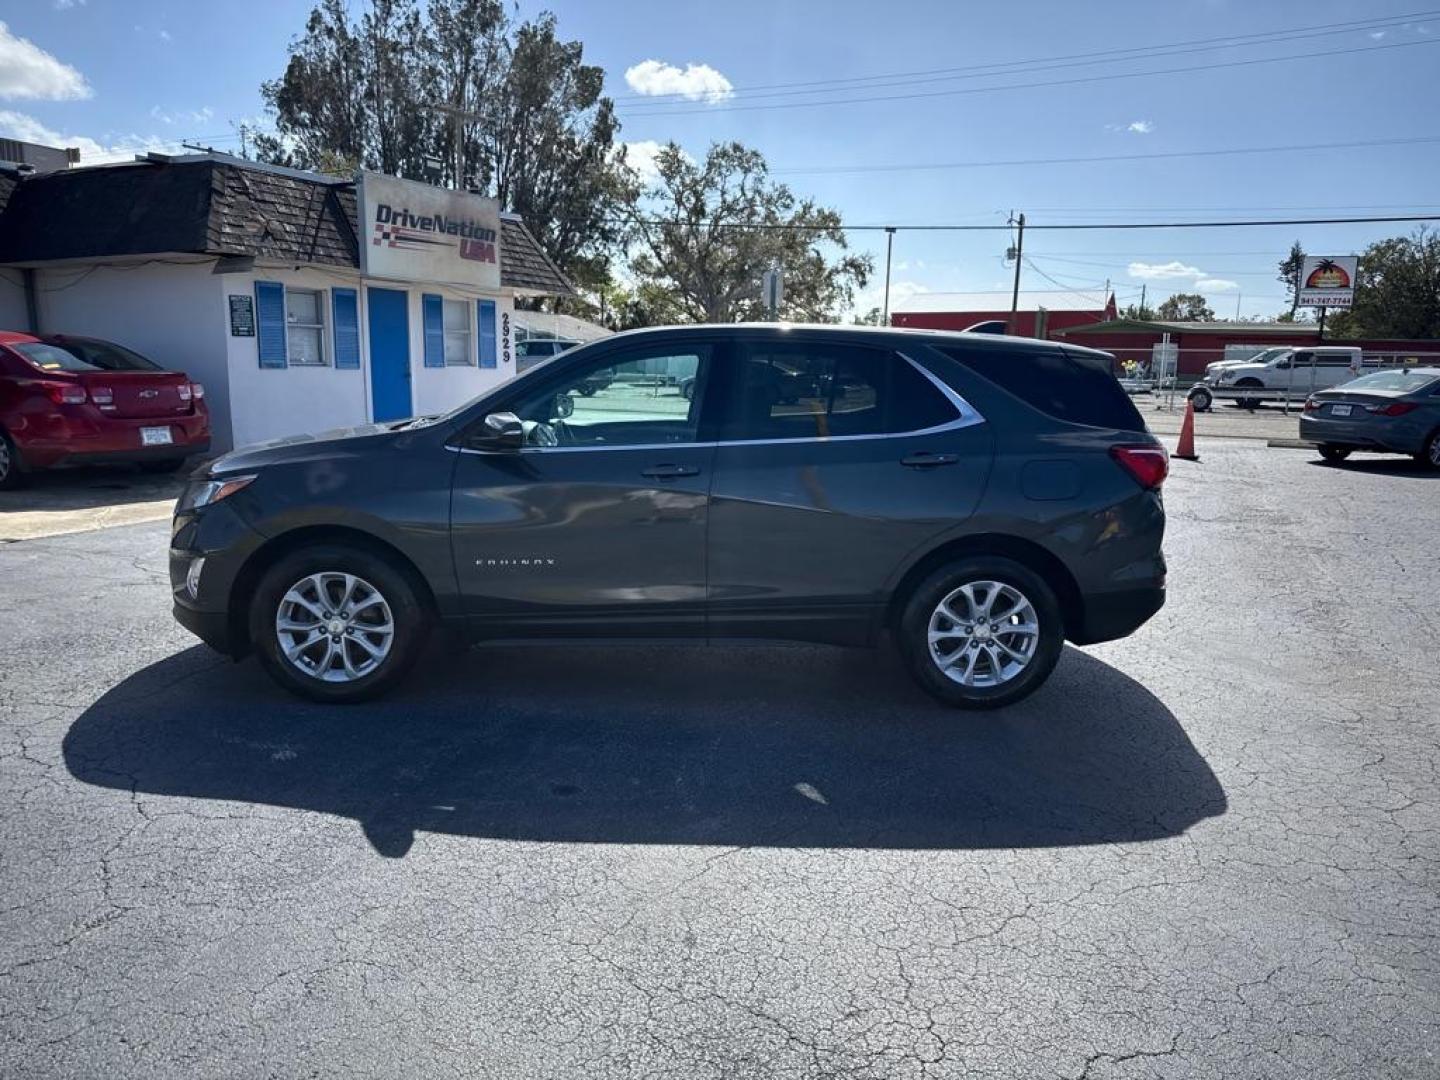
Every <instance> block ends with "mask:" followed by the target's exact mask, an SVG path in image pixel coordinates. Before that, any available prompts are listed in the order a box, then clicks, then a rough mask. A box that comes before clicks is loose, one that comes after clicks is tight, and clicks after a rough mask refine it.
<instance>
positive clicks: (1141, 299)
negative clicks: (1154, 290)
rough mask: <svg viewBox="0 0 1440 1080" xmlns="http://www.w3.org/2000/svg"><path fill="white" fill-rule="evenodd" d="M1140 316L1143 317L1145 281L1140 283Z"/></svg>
mask: <svg viewBox="0 0 1440 1080" xmlns="http://www.w3.org/2000/svg"><path fill="white" fill-rule="evenodd" d="M1140 318H1142V319H1143V318H1145V282H1143V281H1142V282H1141V283H1140Z"/></svg>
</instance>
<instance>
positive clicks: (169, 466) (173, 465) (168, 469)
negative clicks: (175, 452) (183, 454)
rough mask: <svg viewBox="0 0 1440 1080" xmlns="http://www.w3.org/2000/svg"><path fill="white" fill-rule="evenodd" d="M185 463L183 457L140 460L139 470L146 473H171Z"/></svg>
mask: <svg viewBox="0 0 1440 1080" xmlns="http://www.w3.org/2000/svg"><path fill="white" fill-rule="evenodd" d="M184 464H185V459H184V458H164V459H163V460H161V461H142V462H140V471H141V472H147V473H162V474H163V473H173V472H179V471H180V469H181V467H182V466H183V465H184Z"/></svg>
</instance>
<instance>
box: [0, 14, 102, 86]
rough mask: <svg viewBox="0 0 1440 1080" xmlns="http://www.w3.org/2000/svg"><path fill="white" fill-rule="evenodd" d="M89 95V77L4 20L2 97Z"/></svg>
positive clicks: (0, 42) (0, 50) (0, 43)
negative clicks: (16, 30) (24, 36)
mask: <svg viewBox="0 0 1440 1080" xmlns="http://www.w3.org/2000/svg"><path fill="white" fill-rule="evenodd" d="M89 96H90V86H89V84H88V83H86V81H85V76H83V75H81V74H80V72H78V71H76V70H75V69H74V68H73V67H71V66H70V65H69V64H63V63H61V62H60V61H59V60H57V59H55V57H53V56H51V55H50V54H49V53H48V52H46V51H45V50H44V49H42V48H40V46H38V45H36V44H35V43H34V42H32V41H30V40H29V39H27V38H22V37H16V36H15V35H14V34H12V33H11V32H10V28H9V27H8V26H6V25H5V24H4V23H3V22H0V98H33V99H39V100H43V101H73V100H75V99H76V98H88V97H89Z"/></svg>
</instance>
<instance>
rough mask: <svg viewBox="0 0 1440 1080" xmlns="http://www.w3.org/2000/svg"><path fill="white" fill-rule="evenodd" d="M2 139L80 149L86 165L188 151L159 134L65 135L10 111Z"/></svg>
mask: <svg viewBox="0 0 1440 1080" xmlns="http://www.w3.org/2000/svg"><path fill="white" fill-rule="evenodd" d="M0 137H5V138H11V139H19V140H20V141H21V142H33V143H41V144H43V145H45V146H61V147H68V146H73V147H76V148H77V149H78V150H79V151H80V164H82V165H102V164H104V163H106V162H110V161H129V160H130V159H131V158H133V157H134V156H135V155H136V154H146V153H150V152H152V151H154V152H157V153H161V154H181V153H184V152H185V151H184V147H182V146H181V145H180V144H179V143H178V142H172V141H169V140H167V139H162V138H160V137H159V136H158V135H136V134H133V133H132V134H128V135H107V136H106V140H105V142H101V141H100V140H98V139H92V138H90V137H89V136H88V135H65V134H62V133H61V132H58V131H54V130H52V129H51V128H48V127H46V126H45V125H44V124H42V123H40V121H39V120H36V119H35V118H34V117H33V116H27V115H26V114H25V113H20V112H14V111H12V110H10V109H0Z"/></svg>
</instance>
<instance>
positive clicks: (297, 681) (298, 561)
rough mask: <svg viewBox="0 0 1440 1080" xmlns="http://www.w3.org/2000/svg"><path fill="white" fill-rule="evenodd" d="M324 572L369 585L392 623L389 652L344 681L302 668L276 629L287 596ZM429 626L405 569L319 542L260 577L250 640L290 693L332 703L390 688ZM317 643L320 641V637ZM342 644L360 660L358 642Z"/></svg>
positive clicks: (367, 553) (412, 659)
mask: <svg viewBox="0 0 1440 1080" xmlns="http://www.w3.org/2000/svg"><path fill="white" fill-rule="evenodd" d="M322 573H323V574H329V573H334V574H350V575H353V576H354V577H356V578H359V579H361V581H362V582H365V583H368V584H369V585H370V586H371V587H372V588H373V589H374V590H375V591H376V592H378V593H379V594H380V596H381V597H382V598H383V600H384V603H385V604H386V605H388V607H389V609H390V615H391V622H392V623H393V627H394V631H393V638H392V641H391V644H390V647H389V651H388V653H387V654H386V655H385V656H384V658H383V659H381V660H380V662H379V664H378V665H377V666H376V667H375V668H374V669H373V670H371V671H369V672H366V673H365V674H363V675H360V676H359V677H357V678H354V679H351V680H349V681H345V682H327V681H324V680H323V679H321V678H319V677H317V676H316V675H314V674H307V673H306V672H304V671H301V670H300V669H299V668H298V667H297V666H296V665H295V664H294V663H292V662H291V661H290V660H289V659H287V658H286V656H285V655H284V653H283V652H282V651H281V644H280V635H279V632H278V631H277V629H276V619H277V616H278V615H279V613H280V610H281V601H282V598H283V597H284V596H285V594H286V593H287V592H288V591H289V590H290V588H291V587H292V586H294V585H296V584H297V583H298V582H301V581H302V580H304V579H305V578H307V577H308V576H309V575H312V574H322ZM292 610H293V608H292ZM430 624H431V617H430V612H429V611H428V610H427V609H426V607H425V604H424V602H423V601H422V600H421V598H420V596H419V593H418V591H417V589H416V588H415V586H414V585H413V584H412V583H411V581H410V579H409V578H408V577H407V576H406V574H405V573H403V572H402V571H401V570H400V569H398V568H397V567H396V566H395V565H393V564H392V563H391V562H390V560H388V559H386V558H385V557H383V556H381V555H379V554H376V553H374V552H371V551H367V550H365V549H364V548H360V547H352V546H350V545H347V544H317V545H315V546H313V547H306V548H301V549H300V550H298V551H293V552H291V553H290V554H288V555H285V556H284V557H282V558H281V559H280V560H279V561H278V562H276V563H275V564H274V565H273V566H271V567H270V568H269V569H268V570H266V571H265V573H264V574H263V575H262V576H261V578H260V582H259V585H258V586H257V587H256V589H255V592H254V598H253V599H252V601H251V604H250V612H249V625H250V641H251V644H252V645H253V646H254V649H255V652H256V655H257V656H259V658H260V663H261V665H262V666H263V667H264V668H265V671H266V672H267V674H269V675H270V677H271V678H272V679H274V680H275V681H276V682H277V683H279V684H280V685H281V686H283V687H284V688H285V689H286V690H289V691H290V692H291V693H293V694H298V695H299V696H300V697H304V698H309V699H310V700H311V701H323V702H327V703H331V704H349V703H351V702H357V701H369V700H371V699H373V698H377V697H379V696H380V695H382V694H384V693H386V692H388V691H389V690H391V689H393V688H394V686H395V685H396V683H398V682H399V681H400V680H401V679H402V678H403V677H404V675H405V673H406V672H407V671H408V670H409V668H410V665H411V664H413V663H414V662H415V660H416V658H417V657H418V656H419V655H420V652H421V650H422V648H423V647H424V644H425V638H426V636H427V635H428V633H429V630H430ZM290 640H291V641H292V643H293V642H294V641H295V640H296V638H295V637H292V638H291V639H290ZM371 640H372V641H374V637H373V636H372V638H371ZM316 644H317V646H318V645H323V644H324V639H323V637H322V638H321V639H318V640H317V642H316ZM340 647H341V648H342V649H347V650H350V652H349V655H350V656H352V657H359V658H361V659H362V660H363V656H364V653H363V651H361V650H360V649H359V647H358V646H357V645H352V644H349V643H347V642H345V641H343V640H342V641H341V643H340ZM311 655H312V656H313V655H314V654H313V653H312V654H311Z"/></svg>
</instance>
